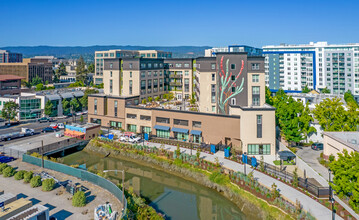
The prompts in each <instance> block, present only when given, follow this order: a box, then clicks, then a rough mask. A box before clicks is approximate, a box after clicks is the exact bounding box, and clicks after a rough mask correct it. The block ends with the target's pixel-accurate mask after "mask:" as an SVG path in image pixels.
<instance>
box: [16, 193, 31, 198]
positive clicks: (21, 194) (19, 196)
mask: <svg viewBox="0 0 359 220" xmlns="http://www.w3.org/2000/svg"><path fill="white" fill-rule="evenodd" d="M27 197H28V196H27V195H25V194H23V193H19V194H17V195H16V198H17V199H21V198H24V199H25V198H27Z"/></svg>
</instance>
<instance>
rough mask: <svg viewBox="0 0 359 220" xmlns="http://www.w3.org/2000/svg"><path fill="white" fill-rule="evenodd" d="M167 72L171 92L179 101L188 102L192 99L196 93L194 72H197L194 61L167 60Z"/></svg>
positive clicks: (181, 59)
mask: <svg viewBox="0 0 359 220" xmlns="http://www.w3.org/2000/svg"><path fill="white" fill-rule="evenodd" d="M164 64H165V69H166V70H165V71H167V73H166V76H167V77H168V78H167V79H165V80H167V81H168V83H167V84H168V85H169V91H171V92H172V93H173V94H174V97H175V98H176V99H177V100H183V99H185V100H188V99H191V98H192V94H193V91H194V84H193V72H194V71H195V67H194V59H192V58H178V59H174V58H172V59H165V60H164Z"/></svg>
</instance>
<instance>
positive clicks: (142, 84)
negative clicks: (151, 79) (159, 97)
mask: <svg viewBox="0 0 359 220" xmlns="http://www.w3.org/2000/svg"><path fill="white" fill-rule="evenodd" d="M144 89H146V80H141V90H144Z"/></svg>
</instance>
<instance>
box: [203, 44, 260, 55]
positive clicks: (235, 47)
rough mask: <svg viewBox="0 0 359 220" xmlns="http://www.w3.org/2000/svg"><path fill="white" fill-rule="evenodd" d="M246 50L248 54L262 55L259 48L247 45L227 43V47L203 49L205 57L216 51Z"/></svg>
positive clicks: (214, 53)
mask: <svg viewBox="0 0 359 220" xmlns="http://www.w3.org/2000/svg"><path fill="white" fill-rule="evenodd" d="M233 52H246V53H247V54H248V56H262V53H263V50H262V49H261V48H256V47H251V46H247V45H229V46H228V47H214V48H211V49H206V50H205V51H204V56H205V57H215V56H216V54H217V53H233Z"/></svg>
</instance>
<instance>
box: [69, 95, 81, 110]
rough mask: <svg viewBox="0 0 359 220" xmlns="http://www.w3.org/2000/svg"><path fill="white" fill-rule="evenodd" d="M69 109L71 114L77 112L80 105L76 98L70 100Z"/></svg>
mask: <svg viewBox="0 0 359 220" xmlns="http://www.w3.org/2000/svg"><path fill="white" fill-rule="evenodd" d="M70 107H71V110H72V112H77V111H78V110H80V107H81V106H80V103H79V101H78V100H77V98H73V99H71V101H70Z"/></svg>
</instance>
